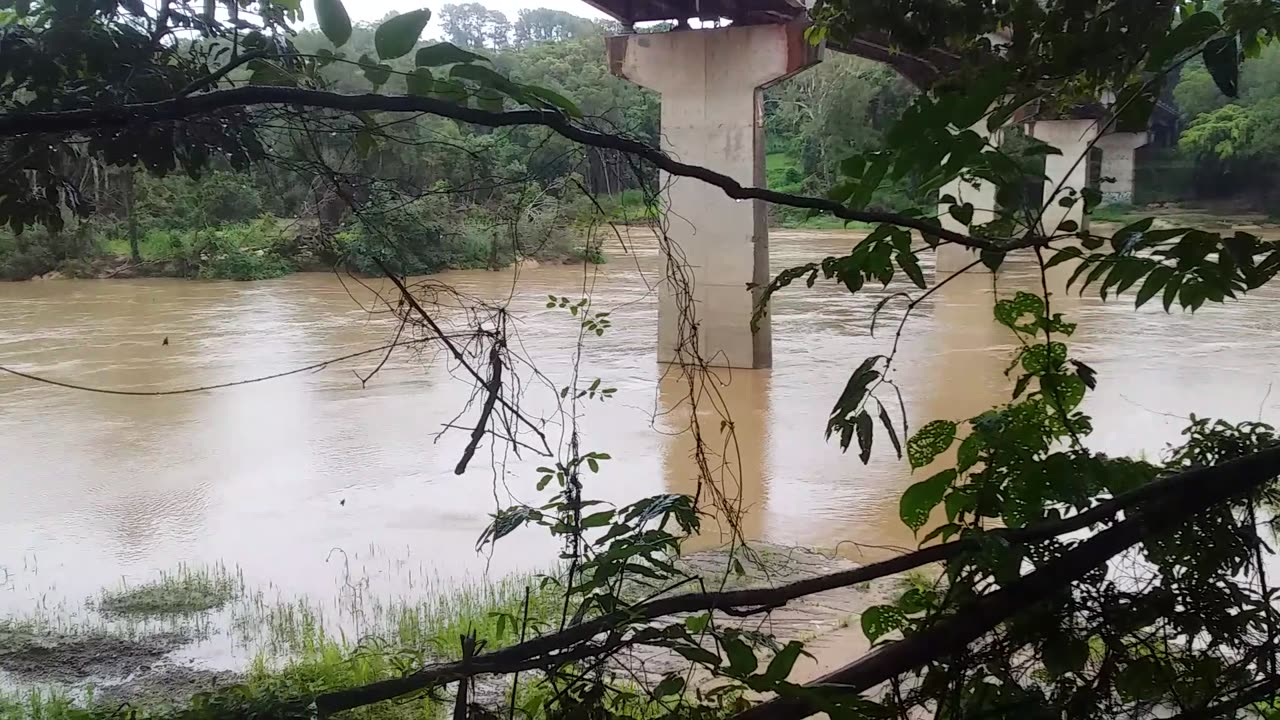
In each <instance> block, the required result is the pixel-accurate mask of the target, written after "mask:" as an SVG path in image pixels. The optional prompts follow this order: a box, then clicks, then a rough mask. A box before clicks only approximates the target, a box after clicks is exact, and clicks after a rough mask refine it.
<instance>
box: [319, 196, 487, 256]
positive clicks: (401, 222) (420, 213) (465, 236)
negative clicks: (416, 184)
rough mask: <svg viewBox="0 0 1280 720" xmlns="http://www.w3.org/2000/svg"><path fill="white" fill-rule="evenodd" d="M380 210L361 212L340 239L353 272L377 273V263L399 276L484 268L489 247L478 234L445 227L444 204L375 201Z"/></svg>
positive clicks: (444, 201) (433, 199)
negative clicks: (452, 269)
mask: <svg viewBox="0 0 1280 720" xmlns="http://www.w3.org/2000/svg"><path fill="white" fill-rule="evenodd" d="M380 200H381V203H380V204H381V206H382V207H384V208H386V209H384V210H381V211H366V212H364V213H362V214H361V215H360V216H359V217H357V218H356V220H355V222H354V223H353V224H352V225H351V226H349V227H348V228H347V229H346V230H345V231H344V232H343V233H342V234H341V236H340V238H341V241H342V243H343V245H344V246H345V249H346V252H347V263H348V264H349V265H350V267H351V268H352V269H354V270H357V271H359V272H363V273H367V274H371V275H374V274H380V273H381V272H382V271H381V270H380V269H379V266H378V263H379V262H381V263H382V264H384V265H386V266H387V268H389V269H390V270H391V271H392V272H396V273H399V274H403V275H423V274H427V273H434V272H439V271H441V270H446V269H449V268H465V267H484V266H485V265H486V264H487V262H488V253H489V248H490V245H489V244H488V242H487V240H486V238H485V236H484V234H483V232H482V229H480V228H478V227H473V226H462V227H459V228H450V227H449V225H448V224H447V223H446V222H445V221H444V220H443V218H445V217H447V216H448V212H449V209H448V205H447V199H446V198H443V197H439V196H426V197H422V198H418V199H416V200H413V201H410V202H408V203H404V202H403V201H398V199H397V198H394V197H386V198H380Z"/></svg>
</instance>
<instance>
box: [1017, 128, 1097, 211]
mask: <svg viewBox="0 0 1280 720" xmlns="http://www.w3.org/2000/svg"><path fill="white" fill-rule="evenodd" d="M1031 136H1032V137H1034V138H1036V139H1037V140H1041V141H1043V142H1045V143H1047V144H1049V145H1051V146H1053V147H1055V148H1057V149H1058V150H1060V151H1062V154H1061V155H1046V156H1045V158H1044V174H1045V185H1044V203H1045V211H1044V215H1043V217H1042V218H1041V225H1042V228H1043V230H1044V231H1045V232H1046V233H1053V232H1055V231H1056V230H1057V229H1058V228H1059V227H1060V226H1061V225H1062V223H1064V222H1067V221H1068V220H1070V221H1073V222H1075V224H1076V226H1077V227H1078V228H1079V229H1081V230H1087V229H1088V226H1087V225H1086V224H1085V222H1086V217H1085V214H1084V201H1083V200H1082V199H1080V191H1081V190H1083V189H1084V188H1085V186H1086V184H1087V183H1088V180H1089V158H1088V152H1089V148H1090V146H1091V145H1092V143H1093V141H1094V140H1095V139H1096V138H1097V137H1098V121H1097V120H1036V121H1035V122H1034V123H1032V125H1031ZM1069 190H1074V191H1075V197H1076V198H1077V199H1076V202H1075V204H1074V205H1072V206H1071V207H1069V208H1066V207H1063V206H1061V205H1059V204H1058V203H1059V201H1061V200H1062V198H1065V197H1068V196H1070V195H1071V193H1070V192H1069Z"/></svg>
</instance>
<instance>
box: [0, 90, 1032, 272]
mask: <svg viewBox="0 0 1280 720" xmlns="http://www.w3.org/2000/svg"><path fill="white" fill-rule="evenodd" d="M253 105H293V106H304V107H312V108H327V109H331V110H344V111H348V112H368V111H384V112H414V113H429V114H432V115H439V116H441V117H447V118H451V119H454V120H460V121H462V122H467V123H472V124H475V125H484V126H488V127H510V126H515V125H538V126H542V127H546V128H549V129H551V130H553V131H555V132H557V133H559V134H560V135H562V136H564V137H565V138H568V139H569V140H573V141H575V142H578V143H581V144H583V145H589V146H591V147H598V148H606V149H610V150H617V151H619V152H623V153H628V154H631V155H635V156H638V157H642V158H644V159H645V160H648V161H649V162H651V163H653V164H654V165H656V166H657V167H658V168H660V169H662V170H665V171H666V172H668V173H670V174H671V175H676V176H679V177H687V178H694V179H697V180H701V181H703V182H705V183H707V184H710V185H714V186H716V187H718V188H720V189H721V190H723V191H724V193H725V194H726V195H728V196H729V197H731V198H734V199H736V200H763V201H765V202H769V203H772V204H774V205H785V206H788V207H795V208H802V209H808V210H819V211H822V212H826V213H830V214H831V215H834V216H835V217H838V218H840V219H842V220H848V221H854V222H866V223H890V224H893V225H897V226H899V227H904V228H910V229H912V230H916V231H918V232H920V233H922V234H924V235H928V236H932V237H937V238H940V239H941V240H943V241H946V242H950V243H955V244H957V245H963V246H965V247H969V248H974V249H977V250H996V251H1002V252H1004V251H1009V250H1016V249H1020V248H1026V247H1035V246H1038V245H1044V244H1045V243H1046V242H1048V240H1047V239H1046V238H1043V237H1038V236H1029V237H1026V238H1018V239H1013V240H996V239H992V238H983V237H972V236H969V235H965V234H964V233H958V232H955V231H953V230H948V229H946V228H943V227H942V226H941V225H938V224H936V223H934V222H930V221H929V220H927V219H924V218H918V217H909V216H906V215H901V214H898V213H893V212H885V211H880V210H856V209H853V208H850V207H846V206H844V205H841V204H840V203H838V202H835V201H833V200H827V199H823V198H816V197H809V196H805V195H793V194H791V193H783V192H778V191H776V190H769V189H766V188H757V187H744V186H743V185H742V184H741V183H739V182H738V181H737V180H734V179H733V178H731V177H729V176H728V175H724V174H722V173H718V172H715V171H714V170H710V169H708V168H705V167H701V166H698V165H689V164H687V163H682V162H679V161H677V160H674V159H672V158H671V157H670V156H668V155H667V154H666V153H664V152H663V151H662V150H660V149H658V148H655V147H653V146H651V145H648V144H646V143H643V142H640V141H638V140H634V139H631V138H628V137H624V136H620V135H610V134H607V133H602V132H599V131H596V130H591V129H589V128H586V127H583V126H581V125H579V124H576V123H574V122H573V121H572V120H570V119H569V118H568V117H567V116H566V115H564V114H563V113H559V112H555V111H550V110H513V111H510V112H488V111H486V110H478V109H475V108H470V107H466V106H463V105H457V104H454V103H452V102H448V101H444V100H437V99H435V98H429V97H419V96H407V95H373V94H365V95H346V94H342V93H334V92H328V91H324V90H308V89H303V88H291V87H270V86H258V85H250V86H245V87H238V88H231V89H226V90H215V91H212V92H206V93H200V94H197V95H191V96H189V97H176V98H172V99H169V100H161V101H158V102H150V103H132V104H127V105H119V106H115V107H93V108H83V109H79V110H60V111H55V112H37V113H8V114H4V115H0V137H15V136H19V135H27V134H31V133H70V132H84V131H90V130H95V129H101V128H113V127H126V126H131V125H136V124H139V123H144V124H145V123H155V122H165V121H172V120H183V119H186V118H189V117H194V116H198V115H204V114H208V113H211V112H214V111H216V110H221V109H225V108H231V107H246V106H253Z"/></svg>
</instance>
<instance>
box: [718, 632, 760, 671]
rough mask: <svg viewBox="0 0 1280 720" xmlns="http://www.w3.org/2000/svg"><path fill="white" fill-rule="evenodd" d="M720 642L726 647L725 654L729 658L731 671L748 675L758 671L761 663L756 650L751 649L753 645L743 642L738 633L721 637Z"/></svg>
mask: <svg viewBox="0 0 1280 720" xmlns="http://www.w3.org/2000/svg"><path fill="white" fill-rule="evenodd" d="M720 644H721V645H722V646H723V647H724V654H725V655H726V656H727V657H728V658H729V672H731V673H733V674H735V675H739V676H746V675H750V674H751V673H753V672H755V671H756V668H757V667H759V665H760V660H759V659H758V658H757V657H756V654H755V652H753V651H752V650H751V646H750V645H747V644H746V643H745V642H743V641H742V640H741V639H740V638H739V637H738V636H737V635H729V634H726V635H725V636H724V637H723V638H721V639H720Z"/></svg>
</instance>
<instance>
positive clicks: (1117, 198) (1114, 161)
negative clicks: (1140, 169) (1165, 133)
mask: <svg viewBox="0 0 1280 720" xmlns="http://www.w3.org/2000/svg"><path fill="white" fill-rule="evenodd" d="M1150 141H1151V133H1149V132H1140V133H1121V132H1117V133H1108V134H1106V135H1103V136H1102V137H1100V138H1098V145H1097V147H1098V148H1099V149H1100V150H1102V183H1101V187H1100V189H1101V191H1102V204H1103V205H1114V204H1129V203H1132V202H1133V186H1134V159H1135V153H1136V152H1137V150H1138V148H1140V147H1142V146H1143V145H1146V144H1147V143H1148V142H1150Z"/></svg>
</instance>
